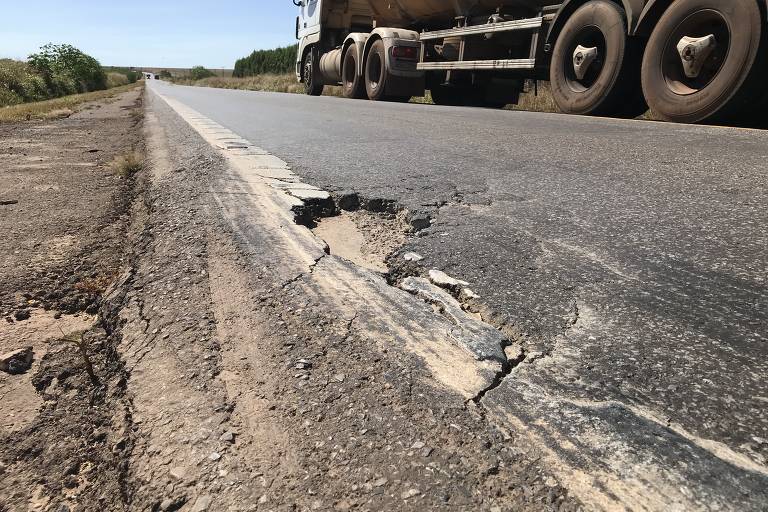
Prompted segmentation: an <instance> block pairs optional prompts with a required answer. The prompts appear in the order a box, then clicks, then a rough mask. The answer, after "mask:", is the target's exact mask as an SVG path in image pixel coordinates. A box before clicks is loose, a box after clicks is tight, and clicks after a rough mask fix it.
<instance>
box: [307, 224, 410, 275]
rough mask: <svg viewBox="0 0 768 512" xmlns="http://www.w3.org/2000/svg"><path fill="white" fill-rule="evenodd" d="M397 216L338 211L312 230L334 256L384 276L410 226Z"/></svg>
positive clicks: (403, 241)
mask: <svg viewBox="0 0 768 512" xmlns="http://www.w3.org/2000/svg"><path fill="white" fill-rule="evenodd" d="M405 213H406V212H405V211H402V212H400V213H398V214H393V213H374V212H369V211H367V210H356V211H351V212H350V211H342V212H341V213H340V214H339V215H336V216H334V217H325V218H321V219H319V220H318V221H317V226H316V227H315V228H314V229H313V230H312V231H314V233H315V234H316V235H317V236H319V237H320V238H322V239H323V240H325V242H326V243H327V244H328V247H329V248H330V252H331V254H336V255H338V256H341V257H342V258H345V259H347V260H349V261H351V262H352V263H355V264H357V265H359V266H361V267H363V268H367V269H369V270H374V271H376V272H381V273H386V272H387V270H388V267H387V263H386V260H387V258H388V257H389V255H390V254H392V253H393V252H394V251H395V250H396V249H397V248H399V247H400V246H402V245H403V244H404V243H405V240H406V236H407V234H408V232H409V231H410V226H409V225H408V223H407V222H406V221H405V219H404V217H405Z"/></svg>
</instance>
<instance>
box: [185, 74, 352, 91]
mask: <svg viewBox="0 0 768 512" xmlns="http://www.w3.org/2000/svg"><path fill="white" fill-rule="evenodd" d="M174 82H175V83H177V84H179V85H193V86H196V87H215V88H217V89H240V90H244V91H268V92H285V93H291V94H303V93H304V84H301V83H299V82H297V81H296V77H295V76H294V75H292V74H286V75H271V74H265V75H257V76H250V77H246V78H233V77H229V78H223V77H219V76H214V77H210V78H204V79H203V80H189V79H181V80H174ZM323 94H324V95H326V96H341V87H326V88H325V91H324V92H323Z"/></svg>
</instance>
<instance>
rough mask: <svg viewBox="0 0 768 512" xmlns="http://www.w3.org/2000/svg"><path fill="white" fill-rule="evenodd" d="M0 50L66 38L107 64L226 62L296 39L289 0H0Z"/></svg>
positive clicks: (22, 52)
mask: <svg viewBox="0 0 768 512" xmlns="http://www.w3.org/2000/svg"><path fill="white" fill-rule="evenodd" d="M2 3H3V4H4V5H3V9H2V11H3V21H2V23H3V29H2V30H1V31H0V57H11V58H17V59H25V58H26V57H27V55H29V54H30V53H33V52H35V51H36V50H37V49H38V48H39V47H40V46H41V45H43V44H45V43H48V42H53V43H69V44H72V45H74V46H76V47H78V48H80V49H81V50H83V51H84V52H85V53H88V54H90V55H93V56H94V57H96V58H97V59H99V61H100V62H101V63H102V64H103V65H108V66H147V67H150V66H157V67H191V66H195V65H202V66H206V67H211V68H221V67H226V68H231V67H232V66H233V65H234V62H235V60H236V59H238V58H240V57H243V56H245V55H247V54H249V53H251V52H252V51H253V50H255V49H264V48H274V47H276V46H283V45H286V44H292V43H293V42H294V27H295V18H296V15H297V13H298V8H297V7H294V5H293V2H291V0H250V1H246V0H227V1H215V0H207V1H206V0H154V1H151V0H127V1H125V2H119V1H117V2H115V1H113V0H99V1H96V0H88V1H86V0H8V1H5V0H3V2H2Z"/></svg>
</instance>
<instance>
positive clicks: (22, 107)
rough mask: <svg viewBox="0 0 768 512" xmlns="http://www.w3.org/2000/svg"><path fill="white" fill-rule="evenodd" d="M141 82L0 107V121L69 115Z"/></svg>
mask: <svg viewBox="0 0 768 512" xmlns="http://www.w3.org/2000/svg"><path fill="white" fill-rule="evenodd" d="M141 85H142V84H141V83H139V82H137V83H135V84H128V85H123V86H121V87H115V88H114V89H108V90H106V91H94V92H86V93H84V94H72V95H70V96H62V97H61V98H56V99H52V100H45V101H36V102H33V103H22V104H19V105H12V106H10V107H2V108H0V123H12V122H17V121H29V120H32V119H52V118H58V117H67V116H69V115H71V114H72V113H73V112H74V111H75V110H76V109H77V107H79V106H80V105H82V104H83V103H86V102H89V101H98V100H103V99H106V98H111V97H114V96H117V95H118V94H122V93H124V92H127V91H130V90H132V89H135V88H136V87H141Z"/></svg>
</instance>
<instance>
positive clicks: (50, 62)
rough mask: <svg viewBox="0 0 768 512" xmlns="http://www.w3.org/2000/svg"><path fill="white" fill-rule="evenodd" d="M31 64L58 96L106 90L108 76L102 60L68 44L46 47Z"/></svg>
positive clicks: (32, 56) (29, 60) (32, 58)
mask: <svg viewBox="0 0 768 512" xmlns="http://www.w3.org/2000/svg"><path fill="white" fill-rule="evenodd" d="M28 62H29V64H30V66H31V67H32V68H33V69H35V70H36V71H37V72H38V73H39V74H40V75H41V76H42V77H43V79H44V80H45V82H46V84H47V85H48V88H49V90H50V91H51V92H52V94H53V95H55V96H61V95H64V94H71V93H72V92H88V91H96V90H102V89H106V88H107V75H106V73H105V72H104V69H103V68H102V67H101V64H99V61H97V60H96V59H94V58H93V57H91V56H90V55H86V54H85V53H83V52H82V51H80V50H78V49H77V48H75V47H74V46H72V45H69V44H52V43H49V44H46V45H45V46H43V47H41V48H40V51H39V52H38V53H34V54H32V55H30V56H29V59H28ZM72 89H74V90H72Z"/></svg>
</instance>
